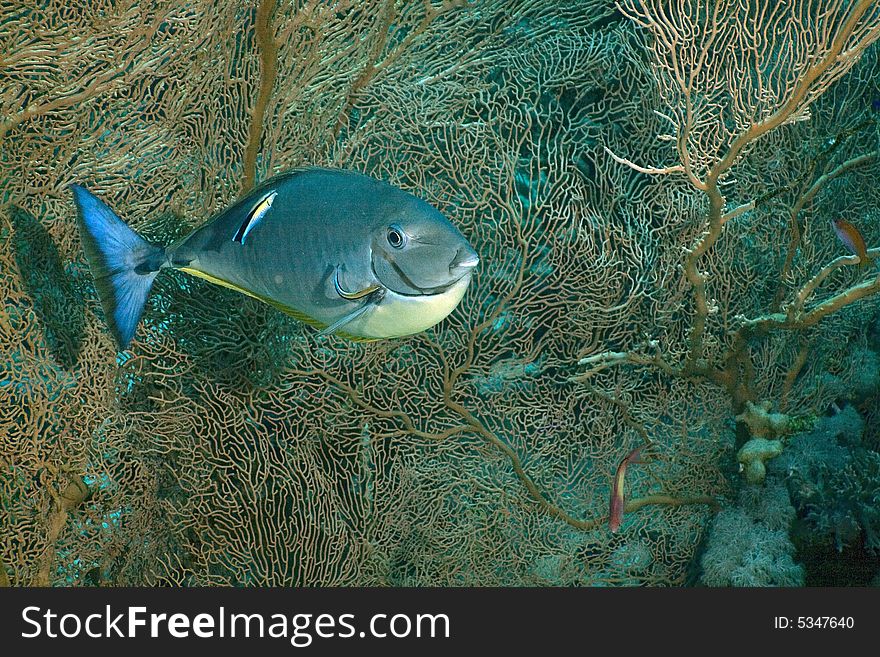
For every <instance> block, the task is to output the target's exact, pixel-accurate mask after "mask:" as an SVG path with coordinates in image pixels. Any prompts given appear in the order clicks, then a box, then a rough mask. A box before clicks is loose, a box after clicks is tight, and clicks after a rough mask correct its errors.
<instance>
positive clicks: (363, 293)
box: [333, 265, 379, 301]
mask: <svg viewBox="0 0 880 657" xmlns="http://www.w3.org/2000/svg"><path fill="white" fill-rule="evenodd" d="M333 287H334V288H335V289H336V294H338V295H339V296H340V297H342V298H343V299H348V300H349V301H354V300H356V299H363V298H364V297H368V296H370V295H371V294H373V293H374V292H376V291H378V290H379V285H378V284H375V283H374V284H373V285H370V286H369V287H365V288H364V289H363V290H357V291H355V292H349V291H348V290H346V289H345V288H343V287H342V284H341V283H340V282H339V266H338V265H337V266H336V271H335V272H334V273H333Z"/></svg>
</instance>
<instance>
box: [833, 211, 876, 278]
mask: <svg viewBox="0 0 880 657" xmlns="http://www.w3.org/2000/svg"><path fill="white" fill-rule="evenodd" d="M831 225H832V226H833V227H834V232H835V233H837V237H838V238H839V239H840V241H841V242H843V245H844V246H845V247H846V248H847V249H848V250H849V252H850V253H852V254H853V255H857V256H859V267H860V268H864V267H866V266H867V265H870V264H872V263H873V262H874V259H873V258H870V257H868V248H867V247H866V246H865V238H864V237H862V234H861V233H860V232H859V229H858V228H856V227H855V226H853V225H852V224H851V223H849V222H848V221H846V220H845V219H832V220H831Z"/></svg>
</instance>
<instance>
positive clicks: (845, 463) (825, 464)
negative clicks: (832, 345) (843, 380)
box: [773, 406, 880, 554]
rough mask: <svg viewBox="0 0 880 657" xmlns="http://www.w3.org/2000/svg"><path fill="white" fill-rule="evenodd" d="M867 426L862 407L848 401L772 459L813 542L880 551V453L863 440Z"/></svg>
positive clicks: (871, 551) (839, 550) (839, 548)
mask: <svg viewBox="0 0 880 657" xmlns="http://www.w3.org/2000/svg"><path fill="white" fill-rule="evenodd" d="M864 428H865V423H864V419H863V418H862V417H861V416H860V415H859V413H858V411H857V410H856V409H855V408H854V407H853V406H846V407H845V408H843V409H842V410H841V411H840V412H839V413H837V414H835V415H833V416H830V417H825V418H822V419H821V421H820V422H819V423H818V424H817V426H816V427H815V429H813V430H812V431H810V432H807V433H804V434H802V435H800V436H796V437H794V438H792V439H791V441H790V445H789V446H788V448H787V449H786V453H785V455H784V456H783V457H781V458H780V459H778V463H774V464H773V469H774V471H778V472H780V474H783V475H784V476H785V477H786V483H787V486H788V489H789V491H790V493H791V499H792V502H793V503H794V505H795V507H796V508H797V509H798V512H799V514H800V515H801V516H802V517H803V519H804V521H805V522H806V523H807V525H808V526H809V531H810V534H811V542H813V543H825V544H830V545H831V546H833V548H834V550H836V551H837V552H843V551H844V549H845V548H848V547H851V546H853V544H859V546H860V547H863V548H864V549H865V550H867V551H868V552H869V553H874V554H876V553H878V552H880V454H878V453H877V452H876V451H874V450H872V449H869V448H867V447H866V446H865V445H864V442H863V440H862V435H863V432H864Z"/></svg>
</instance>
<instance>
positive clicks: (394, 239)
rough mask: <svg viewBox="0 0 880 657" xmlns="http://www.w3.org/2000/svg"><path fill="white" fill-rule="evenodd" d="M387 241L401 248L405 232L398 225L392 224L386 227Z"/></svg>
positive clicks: (396, 247) (404, 240)
mask: <svg viewBox="0 0 880 657" xmlns="http://www.w3.org/2000/svg"><path fill="white" fill-rule="evenodd" d="M388 243H389V244H390V245H391V246H393V247H394V248H395V249H402V248H403V247H404V245H405V244H406V233H404V232H403V231H402V230H401V228H400V226H397V225H394V226H389V228H388Z"/></svg>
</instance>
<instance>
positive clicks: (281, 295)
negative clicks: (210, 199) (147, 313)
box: [70, 167, 480, 351]
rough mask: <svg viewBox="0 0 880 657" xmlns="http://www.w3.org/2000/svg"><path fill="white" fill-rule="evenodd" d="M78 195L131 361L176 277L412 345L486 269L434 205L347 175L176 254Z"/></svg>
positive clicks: (294, 176) (88, 196) (315, 175)
mask: <svg viewBox="0 0 880 657" xmlns="http://www.w3.org/2000/svg"><path fill="white" fill-rule="evenodd" d="M70 189H71V190H72V192H73V197H74V202H75V205H76V209H77V224H78V228H79V232H80V238H81V242H82V246H83V251H84V252H85V256H86V260H87V261H88V264H89V268H90V269H91V272H92V276H93V278H94V280H95V287H96V289H97V292H98V297H99V299H100V302H101V306H102V307H103V310H104V315H105V319H106V322H107V325H108V327H109V329H110V332H111V334H112V335H113V338H114V340H115V342H116V345H117V347H118V348H119V350H120V351H122V350H124V349H126V348H128V345H129V344H130V343H131V340H132V339H133V337H134V335H135V333H136V330H137V326H138V324H139V322H140V319H141V316H142V315H143V312H144V306H145V305H146V301H147V298H148V296H149V292H150V288H151V286H152V284H153V281H154V280H155V278H156V276H157V275H158V274H159V273H160V271H161V270H163V269H167V268H170V269H176V270H180V271H183V272H186V273H187V274H191V275H193V276H197V277H199V278H203V279H206V280H208V281H210V282H211V283H215V284H217V285H222V286H224V287H227V288H231V289H233V290H236V291H237V292H240V293H242V294H246V295H248V296H251V297H254V298H256V299H259V300H260V301H263V302H264V303H267V304H269V305H271V306H273V307H275V308H277V309H279V310H281V311H282V312H285V313H287V314H289V315H291V316H293V317H295V318H297V319H299V320H301V321H303V322H305V323H306V324H309V325H311V326H313V327H315V328H317V329H319V330H320V333H321V334H323V335H328V334H331V333H332V334H336V335H338V336H340V337H343V338H347V339H351V340H356V341H364V340H365V341H369V340H380V339H384V338H397V337H403V336H407V335H413V334H416V333H420V332H422V331H424V330H427V329H428V328H430V327H432V326H434V325H436V324H437V323H439V322H440V321H442V320H443V319H444V318H445V317H447V316H448V315H449V314H450V313H451V312H452V311H453V310H454V309H455V308H456V306H457V305H458V304H459V302H460V301H461V299H462V298H463V296H464V293H465V291H466V290H467V288H468V285H469V283H470V281H471V278H472V275H473V272H474V270H475V268H476V267H477V265H478V264H479V262H480V258H479V255H478V254H477V252H476V250H475V249H474V248H473V247H472V246H471V244H470V243H469V242H468V240H467V239H466V238H465V237H464V235H462V233H461V232H460V231H459V230H458V229H457V228H456V227H455V226H454V225H453V224H452V223H451V222H450V221H449V220H448V219H447V218H446V217H445V216H444V215H443V214H441V212H440V211H439V210H437V209H436V208H434V207H433V206H432V205H430V204H429V203H427V202H426V201H424V200H422V199H420V198H418V197H417V196H415V195H413V194H411V193H409V192H406V191H404V190H401V189H399V188H397V187H394V186H393V185H390V184H388V183H386V182H383V181H380V180H377V179H375V178H372V177H370V176H367V175H365V174H362V173H358V172H355V171H348V170H345V169H329V168H322V167H305V168H300V169H294V170H291V171H287V172H285V173H282V174H280V175H278V176H276V177H273V178H271V179H269V180H267V181H265V182H264V183H262V184H261V185H259V186H258V187H256V188H255V189H253V190H251V191H250V192H248V193H247V194H245V195H244V196H243V197H242V198H241V199H240V200H238V201H237V202H235V203H234V204H233V205H231V206H230V207H229V208H227V209H226V210H224V211H222V212H220V213H219V214H217V215H216V216H214V217H213V218H211V219H210V220H208V221H207V222H206V223H205V224H204V225H202V226H200V227H199V228H196V229H195V230H194V231H193V232H192V233H190V234H189V235H187V236H185V237H183V238H182V239H180V240H178V241H177V242H175V243H173V244H170V245H167V246H163V245H160V244H153V243H151V242H148V241H147V240H145V239H144V238H143V237H141V236H140V235H139V234H138V233H137V232H135V231H134V230H133V229H132V228H130V227H129V226H128V225H127V224H126V223H125V222H124V221H123V220H122V219H121V218H119V216H117V215H116V213H115V212H113V210H111V209H110V207H109V206H108V205H107V204H106V203H105V202H104V201H102V200H101V199H99V198H98V197H97V196H95V195H94V194H92V193H91V192H90V191H88V190H87V189H86V188H85V187H83V186H82V185H79V184H72V185H71V186H70Z"/></svg>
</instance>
